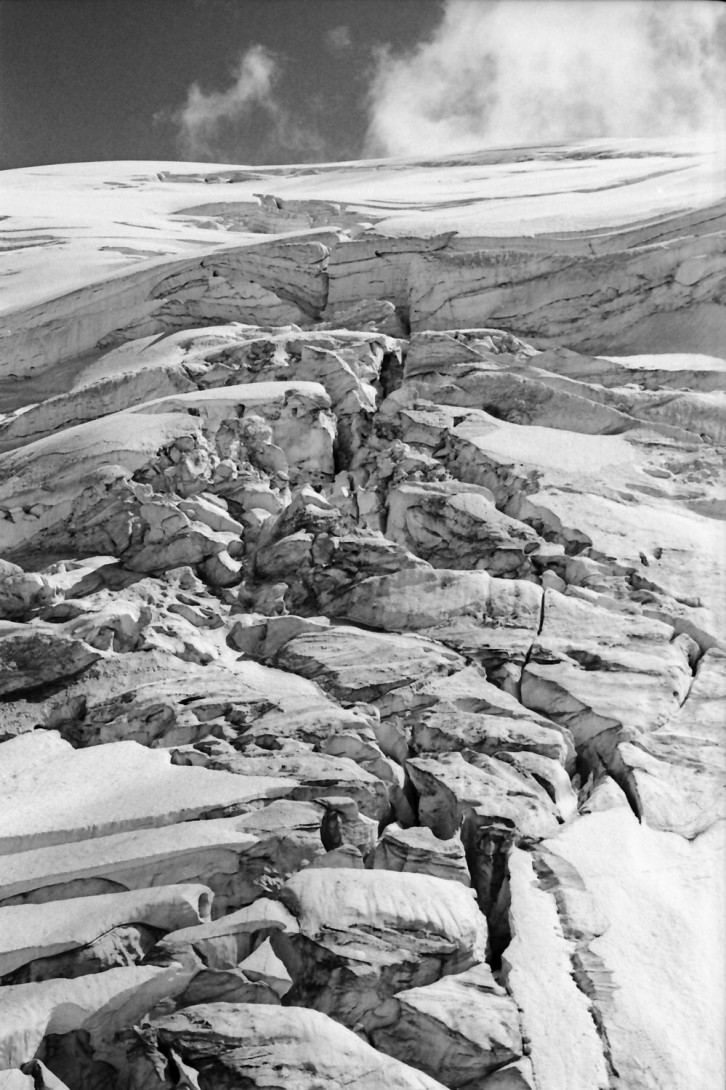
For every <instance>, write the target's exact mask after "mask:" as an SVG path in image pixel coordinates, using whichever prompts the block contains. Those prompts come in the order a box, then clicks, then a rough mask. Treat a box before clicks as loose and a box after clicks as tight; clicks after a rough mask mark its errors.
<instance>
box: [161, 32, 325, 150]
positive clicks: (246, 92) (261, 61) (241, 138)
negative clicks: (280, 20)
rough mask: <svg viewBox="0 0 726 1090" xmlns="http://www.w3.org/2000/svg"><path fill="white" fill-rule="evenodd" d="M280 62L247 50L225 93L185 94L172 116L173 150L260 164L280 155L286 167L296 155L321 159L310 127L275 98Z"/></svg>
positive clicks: (195, 89)
mask: <svg viewBox="0 0 726 1090" xmlns="http://www.w3.org/2000/svg"><path fill="white" fill-rule="evenodd" d="M281 75H282V67H281V64H280V62H279V60H278V59H277V58H276V57H275V56H274V55H273V54H272V53H270V52H268V50H266V49H265V48H264V46H262V45H252V46H250V47H249V49H247V50H246V51H245V52H244V53H243V54H242V55H241V56H240V58H239V60H238V62H237V64H236V66H235V68H234V69H233V71H232V83H231V84H230V86H229V87H227V89H226V90H224V91H203V90H202V89H201V87H200V86H199V84H198V83H193V84H192V85H191V86H190V87H189V88H188V90H187V100H186V103H185V105H184V106H183V107H182V108H181V109H180V110H178V111H176V112H175V113H174V115H173V118H172V120H173V121H174V123H175V124H176V126H177V129H178V134H177V135H178V145H179V150H180V152H181V154H182V155H183V156H184V157H185V158H187V159H192V160H194V159H200V160H215V161H217V162H226V161H230V160H231V161H238V159H239V157H240V156H242V157H243V159H244V160H245V161H246V162H261V161H265V160H269V159H270V158H273V159H275V158H279V156H280V155H282V157H283V158H284V159H286V160H287V161H288V162H291V161H294V159H295V157H296V156H297V155H299V154H300V153H304V156H305V158H310V157H311V156H321V155H322V154H323V152H324V141H323V140H322V138H321V136H320V134H319V133H318V132H316V131H315V130H314V129H313V128H312V127H310V126H309V125H306V124H305V123H303V122H302V121H301V120H300V119H299V118H297V117H293V116H292V115H291V114H290V113H289V111H288V110H287V109H286V108H285V107H284V106H283V104H282V102H281V100H280V97H279V95H278V93H277V84H278V81H279V79H280V76H281Z"/></svg>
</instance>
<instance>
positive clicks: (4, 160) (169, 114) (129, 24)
mask: <svg viewBox="0 0 726 1090" xmlns="http://www.w3.org/2000/svg"><path fill="white" fill-rule="evenodd" d="M441 10H442V5H441V3H440V0H0V167H1V168H3V169H7V168H10V167H18V166H30V165H37V164H44V163H67V162H84V161H99V160H113V159H178V158H182V157H185V158H190V157H191V156H190V155H188V154H187V155H185V154H184V146H183V144H180V142H179V126H178V124H175V122H174V120H173V115H174V113H175V111H178V110H180V109H181V108H182V107H183V106H184V104H185V102H186V100H187V93H188V89H189V87H190V85H192V84H194V83H197V84H198V85H199V87H200V88H201V90H202V91H203V92H204V93H206V94H208V93H210V92H213V91H218V92H222V91H224V90H225V89H227V88H228V87H229V86H230V84H231V83H232V82H233V80H234V77H233V70H234V67H235V64H236V63H237V62H238V61H239V58H240V56H241V55H242V54H244V53H245V52H246V51H247V50H248V49H249V48H250V47H251V46H255V45H257V46H262V47H263V48H264V50H266V51H268V53H269V54H270V55H272V56H273V58H274V62H275V71H276V82H275V101H276V103H277V108H278V110H279V111H281V112H282V116H283V117H284V118H285V119H286V120H285V122H284V123H281V122H280V116H277V122H278V124H277V127H276V129H275V132H276V135H275V138H274V139H271V137H270V120H271V118H270V114H269V112H266V111H265V109H255V108H252V109H250V110H248V111H246V115H245V117H244V119H241V120H240V119H238V118H235V119H232V120H231V121H230V120H229V119H228V121H227V123H226V124H225V125H224V126H223V127H222V129H221V130H220V132H219V133H218V134H217V136H218V137H219V141H220V142H222V143H223V148H224V151H225V152H226V154H227V157H228V159H229V161H231V162H247V163H263V162H291V161H293V162H295V161H305V160H306V159H307V160H321V159H345V158H355V157H358V156H360V155H361V153H362V144H363V137H364V134H365V129H366V110H365V93H366V88H367V86H368V83H369V79H370V74H371V66H372V63H373V57H374V55H375V54H374V51H375V50H376V49H380V48H382V47H385V46H386V45H390V46H391V47H392V48H393V49H394V50H395V51H397V52H398V51H400V50H401V49H404V48H406V47H407V46H411V45H414V44H415V43H416V42H417V41H420V40H421V39H422V38H424V37H426V36H427V35H429V34H430V32H431V30H432V29H433V28H434V26H435V25H436V24H437V23H438V22H439V20H440V17H441ZM336 28H347V30H340V29H337V30H336ZM331 32H335V33H333V34H332V35H331ZM286 126H287V127H286ZM301 131H302V133H303V134H305V133H309V134H310V140H309V142H308V141H307V139H306V137H305V136H304V135H303V136H300V132H301ZM285 132H287V134H288V135H290V136H291V139H292V142H293V144H294V145H295V146H294V147H293V148H292V150H291V149H290V147H289V146H288V147H286V146H285V142H286V138H285ZM294 132H297V138H296V137H295V136H294ZM291 134H292V135H291ZM218 149H219V144H218V146H217V148H216V149H215V150H218ZM195 157H198V156H195ZM207 157H208V156H207Z"/></svg>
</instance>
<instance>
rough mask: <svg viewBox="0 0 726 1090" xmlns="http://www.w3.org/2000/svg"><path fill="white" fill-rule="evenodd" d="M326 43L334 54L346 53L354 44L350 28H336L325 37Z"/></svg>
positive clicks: (332, 28)
mask: <svg viewBox="0 0 726 1090" xmlns="http://www.w3.org/2000/svg"><path fill="white" fill-rule="evenodd" d="M325 42H326V44H327V45H328V47H329V48H330V49H332V51H333V52H334V53H344V52H345V51H346V50H347V49H350V47H351V46H352V44H353V36H352V34H351V32H350V27H349V26H334V27H331V29H330V30H329V31H328V33H327V34H326V35H325Z"/></svg>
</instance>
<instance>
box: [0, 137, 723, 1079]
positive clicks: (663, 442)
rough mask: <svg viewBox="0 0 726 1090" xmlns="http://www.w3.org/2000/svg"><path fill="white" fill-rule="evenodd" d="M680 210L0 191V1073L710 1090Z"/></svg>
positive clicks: (501, 169) (718, 944) (216, 180)
mask: <svg viewBox="0 0 726 1090" xmlns="http://www.w3.org/2000/svg"><path fill="white" fill-rule="evenodd" d="M722 179H723V171H722V164H720V163H719V162H718V156H717V154H716V153H715V152H714V150H713V149H710V150H709V149H705V150H704V149H703V148H701V147H699V146H698V145H697V144H696V143H694V142H691V143H687V142H684V143H681V144H679V145H677V146H674V145H672V144H667V143H664V142H659V143H656V142H651V143H647V142H643V141H640V142H615V141H609V142H602V143H599V144H582V145H578V146H576V147H575V146H568V147H565V146H557V147H540V148H529V149H527V148H522V149H514V150H509V151H502V152H493V151H488V152H486V153H482V154H480V155H467V156H457V157H453V158H451V159H450V160H447V161H443V160H436V161H431V162H418V161H412V160H391V161H377V162H366V163H349V164H334V165H327V166H320V167H310V166H304V167H280V168H277V167H274V168H272V167H271V168H259V169H257V168H249V169H247V168H239V167H225V166H220V167H218V168H216V167H210V166H208V165H203V166H199V165H197V166H195V165H194V164H170V163H159V164H155V163H148V164H147V163H101V164H86V165H75V166H67V167H42V168H34V169H31V170H23V171H10V172H6V174H5V176H4V177H3V178H2V179H0V185H1V186H2V189H3V205H4V208H5V211H6V215H5V216H4V218H3V220H2V222H0V247H1V248H2V251H3V256H2V263H3V269H2V272H3V277H2V285H3V289H2V301H1V302H0V309H1V311H2V313H1V314H0V398H1V399H2V401H1V404H0V758H1V759H0V783H1V784H2V787H1V788H0V791H1V793H2V811H1V816H0V1088H2V1090H16V1088H17V1090H23V1088H27V1090H32V1088H35V1090H44V1088H45V1090H62V1088H63V1087H67V1088H68V1090H172V1088H177V1087H189V1088H195V1087H196V1088H197V1090H222V1088H232V1087H237V1088H240V1090H242V1088H247V1090H249V1088H250V1087H259V1088H265V1090H279V1088H283V1087H284V1088H285V1090H322V1088H329V1090H338V1088H339V1087H341V1086H346V1087H348V1088H354V1090H381V1088H383V1087H385V1088H394V1090H424V1088H426V1090H434V1088H436V1087H438V1088H441V1087H452V1088H460V1090H665V1088H667V1090H690V1088H691V1087H693V1086H698V1087H699V1090H716V1088H717V1087H718V1088H720V1087H721V1085H722V1083H723V1076H724V1066H723V1064H724V1061H723V1051H722V1024H723V1013H724V1011H723V996H724V988H723V975H722V967H723V934H722V928H721V919H722V916H721V913H722V910H723V885H724V866H723V849H724V821H723V818H724V814H723V800H724V794H723V786H724V745H723V731H724V709H725V707H726V632H725V629H726V610H725V608H724V607H725V605H726V602H725V599H724V568H725V566H726V564H725V560H724V557H725V555H726V551H725V550H724V544H725V542H724V534H723V521H722V520H723V517H724V513H725V511H726V504H725V501H724V492H723V481H722V456H723V449H724V445H725V442H724V441H725V438H726V414H724V386H723V378H724V371H725V370H726V362H725V360H724V357H725V356H726V338H725V331H726V323H725V322H724V301H725V300H726V261H725V259H724V238H725V235H724V212H725V209H726V203H725V196H724V192H723V182H722Z"/></svg>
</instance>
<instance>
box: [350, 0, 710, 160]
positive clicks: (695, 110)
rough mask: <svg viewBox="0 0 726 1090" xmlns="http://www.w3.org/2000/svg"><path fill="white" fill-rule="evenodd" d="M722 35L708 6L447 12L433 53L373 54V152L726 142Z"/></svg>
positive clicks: (521, 5) (504, 5) (522, 1)
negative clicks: (687, 137) (632, 139)
mask: <svg viewBox="0 0 726 1090" xmlns="http://www.w3.org/2000/svg"><path fill="white" fill-rule="evenodd" d="M724 31H726V7H725V6H722V5H721V4H718V3H711V2H710V0H492V2H485V0H446V3H445V8H444V15H443V19H442V21H441V23H440V25H439V26H438V28H437V29H436V31H435V32H434V34H433V36H432V38H431V39H430V40H428V41H426V42H423V43H421V44H419V45H418V46H417V47H416V48H415V49H413V50H412V51H410V52H408V53H405V54H403V55H398V56H396V55H393V54H392V53H391V52H390V50H388V51H384V52H383V53H382V54H380V55H379V57H378V59H377V65H376V72H375V75H374V79H373V82H372V85H371V88H370V98H369V103H370V124H369V129H368V135H367V141H366V144H367V148H366V150H367V153H368V154H372V155H414V154H431V153H434V154H439V153H447V152H448V153H451V152H457V151H469V150H473V149H475V148H478V147H485V146H495V145H511V144H519V143H526V142H546V141H550V140H554V141H556V140H562V139H579V138H585V137H600V136H650V135H653V136H655V135H671V134H676V133H682V132H692V131H696V130H711V131H717V132H721V133H723V132H724V126H726V107H725V106H724V103H726V87H725V86H724V83H725V80H724V73H725V67H724V51H725V46H724Z"/></svg>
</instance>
